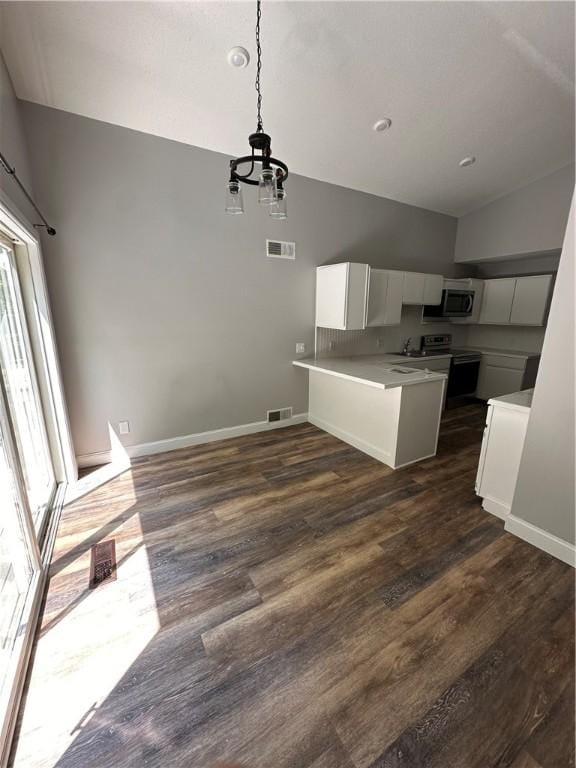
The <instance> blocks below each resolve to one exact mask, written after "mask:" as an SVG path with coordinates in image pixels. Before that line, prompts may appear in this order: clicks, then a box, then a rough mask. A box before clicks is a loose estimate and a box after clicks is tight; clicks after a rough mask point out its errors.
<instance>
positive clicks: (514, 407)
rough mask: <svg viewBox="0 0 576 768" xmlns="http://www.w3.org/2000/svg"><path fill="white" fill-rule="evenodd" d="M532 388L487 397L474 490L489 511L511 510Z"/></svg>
mask: <svg viewBox="0 0 576 768" xmlns="http://www.w3.org/2000/svg"><path fill="white" fill-rule="evenodd" d="M531 402H532V390H528V391H525V392H517V393H514V394H511V395H507V396H506V397H502V398H496V399H495V400H490V402H489V404H488V413H487V416H486V427H485V429H484V438H483V440H482V450H481V452H480V461H479V463H478V474H477V476H476V493H477V494H478V495H479V496H482V506H483V507H484V509H485V510H486V511H488V512H491V513H492V514H494V515H497V516H498V517H501V518H505V517H506V516H507V515H508V514H509V513H510V508H511V506H512V499H513V498H514V490H515V488H516V479H517V477H518V468H519V466H520V459H521V456H522V448H523V446H524V439H525V437H526V428H527V425H528V417H529V415H530V404H531Z"/></svg>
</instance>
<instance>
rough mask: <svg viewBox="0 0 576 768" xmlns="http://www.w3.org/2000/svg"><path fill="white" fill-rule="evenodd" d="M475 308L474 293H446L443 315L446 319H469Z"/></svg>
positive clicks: (449, 291)
mask: <svg viewBox="0 0 576 768" xmlns="http://www.w3.org/2000/svg"><path fill="white" fill-rule="evenodd" d="M473 306H474V292H473V291H456V290H446V291H444V300H443V302H442V314H443V315H444V317H468V316H469V315H471V314H472V308H473Z"/></svg>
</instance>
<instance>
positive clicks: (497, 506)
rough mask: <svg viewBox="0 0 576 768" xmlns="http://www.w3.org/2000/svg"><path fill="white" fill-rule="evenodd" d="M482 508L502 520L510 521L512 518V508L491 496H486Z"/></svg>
mask: <svg viewBox="0 0 576 768" xmlns="http://www.w3.org/2000/svg"><path fill="white" fill-rule="evenodd" d="M482 508H483V509H485V510H486V512H490V514H492V515H496V517H499V518H500V519H501V520H508V518H509V517H510V507H509V506H508V505H507V504H503V503H502V502H501V501H498V499H492V498H491V497H490V496H485V497H484V498H483V499H482Z"/></svg>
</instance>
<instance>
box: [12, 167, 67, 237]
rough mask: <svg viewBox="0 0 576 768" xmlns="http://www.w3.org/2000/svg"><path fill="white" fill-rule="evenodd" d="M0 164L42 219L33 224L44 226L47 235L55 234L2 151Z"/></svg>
mask: <svg viewBox="0 0 576 768" xmlns="http://www.w3.org/2000/svg"><path fill="white" fill-rule="evenodd" d="M0 165H2V168H4V170H5V171H6V173H7V174H8V175H9V176H12V178H13V179H14V181H15V182H16V184H18V186H19V187H20V189H21V191H22V193H23V194H24V196H25V197H26V199H27V200H28V202H29V203H30V205H31V206H32V208H34V210H35V211H36V213H37V214H38V216H39V217H40V219H41V220H42V224H34V226H35V227H37V228H38V227H45V229H46V232H47V233H48V234H49V235H55V234H56V230H55V229H54V227H51V226H50V224H48V222H47V221H46V219H45V218H44V216H43V215H42V211H41V210H40V208H38V206H37V205H36V203H35V202H34V200H33V199H32V197H31V195H30V194H29V192H28V190H27V189H26V187H25V186H24V184H22V182H21V181H20V179H19V178H18V176H17V175H16V168H12V166H11V165H10V163H9V162H8V160H6V158H5V157H4V155H3V154H2V152H0Z"/></svg>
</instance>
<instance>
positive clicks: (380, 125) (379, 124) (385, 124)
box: [372, 117, 392, 133]
mask: <svg viewBox="0 0 576 768" xmlns="http://www.w3.org/2000/svg"><path fill="white" fill-rule="evenodd" d="M391 125H392V120H390V118H389V117H385V118H384V119H383V120H377V121H376V122H375V123H374V125H373V126H372V130H373V131H377V132H378V133H380V131H387V130H388V128H390V126H391Z"/></svg>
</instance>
